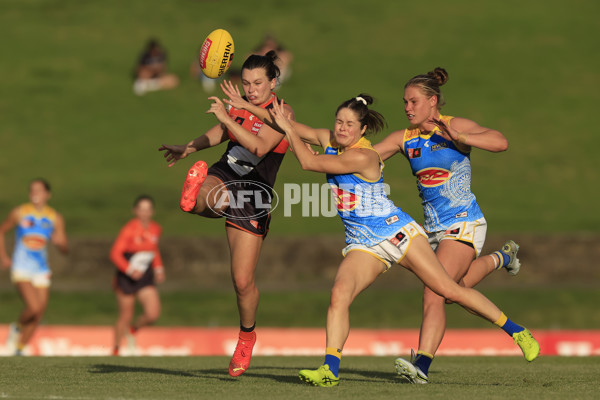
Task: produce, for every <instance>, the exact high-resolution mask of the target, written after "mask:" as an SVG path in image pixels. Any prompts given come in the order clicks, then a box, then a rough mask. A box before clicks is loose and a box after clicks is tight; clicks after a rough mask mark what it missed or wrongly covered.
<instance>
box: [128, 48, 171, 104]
mask: <svg viewBox="0 0 600 400" xmlns="http://www.w3.org/2000/svg"><path fill="white" fill-rule="evenodd" d="M178 85H179V78H178V77H177V75H175V74H171V73H168V72H167V52H166V50H165V49H164V48H163V47H162V46H161V45H160V43H159V42H158V40H156V39H150V40H148V43H147V44H146V47H145V49H144V51H143V52H142V54H141V55H140V58H139V60H138V63H137V66H136V69H135V73H134V83H133V92H134V93H135V94H137V95H138V96H142V95H144V94H146V93H147V92H153V91H156V90H169V89H174V88H176V87H177V86H178Z"/></svg>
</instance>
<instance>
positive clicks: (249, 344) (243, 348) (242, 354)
mask: <svg viewBox="0 0 600 400" xmlns="http://www.w3.org/2000/svg"><path fill="white" fill-rule="evenodd" d="M254 343H256V333H255V332H254V331H252V332H243V331H240V336H239V339H238V343H237V346H236V347H235V351H234V352H233V357H231V362H230V363H229V375H231V376H240V375H241V374H243V373H244V372H246V370H247V369H248V367H249V366H250V359H251V358H252V349H253V348H254Z"/></svg>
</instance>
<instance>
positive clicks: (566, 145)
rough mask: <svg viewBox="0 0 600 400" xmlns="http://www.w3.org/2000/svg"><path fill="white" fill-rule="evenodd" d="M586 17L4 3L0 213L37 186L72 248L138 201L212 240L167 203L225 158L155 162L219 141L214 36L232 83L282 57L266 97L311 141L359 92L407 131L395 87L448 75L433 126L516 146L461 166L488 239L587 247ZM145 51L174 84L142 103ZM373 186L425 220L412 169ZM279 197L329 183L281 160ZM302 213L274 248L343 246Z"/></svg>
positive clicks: (559, 12)
mask: <svg viewBox="0 0 600 400" xmlns="http://www.w3.org/2000/svg"><path fill="white" fill-rule="evenodd" d="M598 15H600V3H599V2H597V1H593V0H587V1H586V0H574V1H571V2H564V1H559V0H549V1H543V2H541V1H539V2H538V1H532V2H524V1H514V0H509V1H503V2H481V1H475V0H457V1H452V2H446V1H441V0H434V1H430V2H427V3H423V2H404V1H379V0H374V1H371V2H364V1H356V0H344V1H342V0H332V1H317V0H308V1H301V2H300V1H294V2H292V1H281V0H279V1H274V0H264V1H258V2H248V1H241V0H228V1H218V0H215V1H194V0H174V1H168V2H165V1H158V0H148V1H145V0H136V1H127V2H123V1H117V0H104V1H86V2H82V1H77V0H60V1H59V0H44V1H42V0H25V1H17V0H5V1H2V2H0V36H1V37H2V40H1V42H2V61H1V62H0V87H1V95H0V137H1V138H2V145H3V150H2V157H0V171H2V173H1V175H0V214H2V215H3V216H4V215H6V214H7V213H8V212H9V210H10V209H11V208H12V207H14V206H15V205H17V204H19V203H21V202H24V201H25V200H26V194H27V183H28V181H29V180H30V179H31V178H33V177H37V176H43V177H46V178H47V179H48V180H50V182H51V183H52V184H53V189H54V198H53V200H52V205H53V206H55V207H56V208H57V209H58V210H60V211H61V212H62V213H63V214H64V216H65V218H66V221H67V228H68V232H69V234H70V235H75V236H86V237H89V236H110V235H114V234H116V232H117V231H118V229H119V227H120V226H121V225H122V224H123V223H124V222H125V221H126V220H127V219H128V218H129V217H130V212H129V210H130V207H131V203H132V201H133V199H134V197H135V196H136V195H138V194H140V193H149V194H151V195H153V196H154V197H155V198H156V199H157V206H158V209H157V211H158V213H157V216H156V218H157V220H158V221H159V222H160V223H162V224H163V227H164V228H165V235H183V234H192V233H193V234H199V235H213V234H214V235H222V234H223V233H222V232H223V221H219V220H206V219H197V218H192V217H189V216H187V215H185V214H184V213H182V212H180V211H179V209H178V199H179V194H180V190H181V185H182V182H183V178H184V176H185V173H186V171H187V168H188V167H189V166H191V164H192V163H193V162H195V161H196V160H198V159H200V157H201V158H203V159H205V160H206V161H207V162H209V164H210V163H212V162H214V161H216V160H217V158H218V157H219V156H220V154H221V153H222V152H223V147H220V148H216V149H213V150H209V151H204V152H203V153H201V154H197V155H194V156H193V157H191V158H190V159H186V160H183V161H182V162H180V163H179V164H178V165H176V166H175V167H173V168H167V166H166V163H165V162H164V161H163V159H162V156H161V154H160V153H159V152H158V151H157V148H158V147H159V146H160V144H161V143H170V144H179V143H185V142H187V141H188V140H190V139H192V138H194V137H196V136H198V135H200V134H202V133H203V132H204V131H205V130H206V129H208V128H209V127H211V126H213V125H214V124H215V121H216V120H215V119H214V117H213V116H211V115H206V114H205V113H204V112H205V110H206V109H207V108H208V107H209V103H210V102H209V101H208V100H207V97H208V94H207V93H205V92H204V91H203V89H202V86H201V85H200V83H199V82H198V81H196V80H194V79H192V78H191V77H190V76H189V67H190V63H191V62H192V61H193V60H194V59H195V57H196V54H197V51H198V48H199V46H200V44H201V43H202V41H203V39H204V38H205V37H206V35H207V34H208V33H209V32H211V31H212V30H213V29H216V28H224V29H227V30H228V31H229V32H230V33H231V34H232V36H233V38H234V40H235V48H236V51H235V53H236V54H235V55H236V56H235V60H234V64H233V66H232V68H233V69H239V68H240V66H241V63H242V62H243V60H244V59H245V57H246V55H247V54H248V53H249V52H250V51H251V50H252V49H253V48H254V47H255V46H256V45H257V44H258V42H260V40H261V39H262V37H263V36H264V35H265V34H267V33H270V34H273V35H274V36H275V37H277V39H279V40H280V41H281V42H282V43H283V45H284V46H285V47H286V48H288V49H289V50H291V51H292V52H293V53H294V56H295V59H294V62H293V65H292V75H291V78H290V79H289V81H288V82H286V83H285V84H284V86H283V87H282V88H281V89H279V92H278V93H279V95H280V96H281V97H283V98H285V99H286V100H287V101H288V102H289V103H290V104H291V105H292V106H293V107H294V109H295V111H296V115H297V118H298V120H300V121H302V122H305V123H308V124H309V125H312V126H315V127H332V124H333V112H334V110H335V108H336V107H337V105H338V104H339V103H340V102H341V101H343V100H345V99H347V98H349V97H352V96H355V95H357V94H358V93H360V92H367V93H370V94H372V95H373V96H375V97H376V100H377V102H376V104H375V106H376V109H377V110H379V111H380V112H382V113H383V114H384V115H385V116H386V117H387V120H388V123H389V129H388V132H391V131H393V130H396V129H401V128H403V127H405V126H406V125H407V122H406V119H405V116H404V112H403V103H402V88H403V85H404V83H405V82H406V80H408V79H409V78H410V77H412V76H414V75H416V74H419V73H425V72H427V71H429V70H431V69H432V68H434V67H437V66H443V67H445V68H446V69H447V70H448V72H449V74H450V80H449V82H448V84H447V85H446V86H444V88H443V89H444V93H445V96H446V98H447V101H448V104H447V106H446V107H445V108H444V110H443V111H444V112H445V113H447V114H450V115H459V116H464V117H467V118H472V119H474V120H476V121H478V122H479V123H480V124H482V125H484V126H490V127H494V128H497V129H499V130H500V131H502V132H503V133H504V134H505V135H506V136H507V137H508V139H509V142H510V149H509V150H508V152H505V153H501V154H491V153H485V152H483V151H475V152H474V153H473V156H472V162H473V190H474V192H475V194H476V195H477V196H478V200H479V202H480V205H481V206H482V208H483V210H484V212H485V214H486V217H487V219H488V223H489V226H490V231H491V232H496V233H498V232H525V233H557V234H558V233H564V232H588V233H597V232H598V231H599V230H600V224H599V222H600V217H599V215H598V213H596V212H594V206H595V205H596V204H597V200H598V193H599V189H598V187H599V185H598V183H599V182H598V163H597V158H596V153H595V145H594V143H595V142H594V140H595V139H594V137H595V136H596V130H597V129H596V128H594V127H593V126H594V122H593V118H592V117H593V116H594V115H595V113H596V112H597V108H598V105H599V104H600V102H599V99H600V96H599V90H598V89H599V88H600V68H599V67H600V53H599V52H598V51H597V49H598V44H599V38H600V29H599V24H598V20H597V18H598ZM149 37H156V38H158V39H159V40H160V41H161V42H162V43H163V44H164V45H165V46H166V48H167V49H168V51H169V56H170V69H171V70H172V71H173V72H174V73H176V74H177V75H178V76H179V77H180V79H181V85H180V87H178V88H177V89H175V90H173V91H170V92H156V93H150V94H147V95H146V96H143V97H137V96H135V95H134V94H133V93H132V90H131V88H132V80H131V72H132V69H133V66H134V63H135V60H136V59H137V57H138V54H139V52H140V51H141V49H142V46H143V45H144V43H145V41H146V40H147V39H148V38H149ZM383 137H384V136H383V134H381V135H380V136H379V137H375V138H374V139H373V141H374V142H377V141H379V140H381V139H382V138H383ZM384 172H385V177H386V180H387V182H388V183H390V185H391V189H392V193H391V197H392V198H393V200H394V201H395V202H396V203H397V204H399V205H401V206H402V207H403V208H404V209H405V210H406V211H407V212H409V213H410V214H411V215H412V216H413V217H415V218H416V219H417V220H418V221H420V220H421V219H422V217H421V215H422V213H421V209H420V204H419V198H418V196H417V192H416V188H415V183H414V178H413V177H412V176H411V174H410V170H409V168H408V164H407V163H406V162H405V161H404V160H403V159H401V158H400V157H397V158H396V159H393V160H390V161H389V162H388V163H387V167H386V170H385V171H384ZM285 182H293V183H304V182H323V177H322V176H320V175H317V174H312V173H307V172H302V171H301V170H300V169H299V167H298V165H297V163H296V160H295V159H294V158H293V156H292V155H291V154H289V155H288V156H287V157H286V160H285V161H284V164H283V166H282V169H281V171H280V174H279V178H278V181H277V184H276V187H275V189H276V190H277V191H278V192H279V193H280V194H281V193H282V192H283V184H284V183H285ZM300 214H301V208H300V206H295V207H292V217H289V218H288V217H284V216H283V208H282V207H281V206H280V207H278V208H277V209H276V210H275V212H274V218H273V221H272V225H271V235H282V236H286V235H308V234H314V233H318V234H330V233H337V234H339V235H341V224H340V222H339V221H338V220H337V218H301V217H300Z"/></svg>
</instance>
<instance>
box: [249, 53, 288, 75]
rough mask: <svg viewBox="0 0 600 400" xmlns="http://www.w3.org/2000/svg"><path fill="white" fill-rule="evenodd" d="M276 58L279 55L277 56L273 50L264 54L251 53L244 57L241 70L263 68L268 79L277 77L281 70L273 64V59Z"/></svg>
mask: <svg viewBox="0 0 600 400" xmlns="http://www.w3.org/2000/svg"><path fill="white" fill-rule="evenodd" d="M278 58H279V57H277V53H276V52H275V50H271V51H269V52H268V53H267V54H265V55H264V56H261V55H258V54H252V55H251V56H250V57H248V58H247V59H246V61H244V65H242V71H243V70H245V69H255V68H264V69H265V73H266V75H267V78H269V80H273V79H276V78H279V75H281V71H280V70H279V67H278V66H277V64H275V60H277V59H278Z"/></svg>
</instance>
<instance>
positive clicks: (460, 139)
mask: <svg viewBox="0 0 600 400" xmlns="http://www.w3.org/2000/svg"><path fill="white" fill-rule="evenodd" d="M467 137H469V134H468V133H464V132H460V133H459V134H458V142H459V143H462V144H467Z"/></svg>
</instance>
